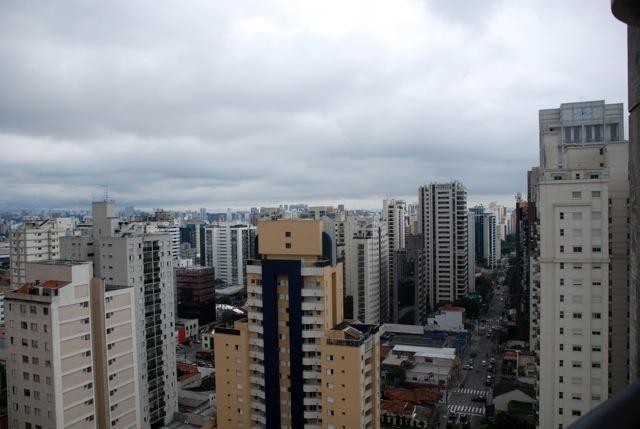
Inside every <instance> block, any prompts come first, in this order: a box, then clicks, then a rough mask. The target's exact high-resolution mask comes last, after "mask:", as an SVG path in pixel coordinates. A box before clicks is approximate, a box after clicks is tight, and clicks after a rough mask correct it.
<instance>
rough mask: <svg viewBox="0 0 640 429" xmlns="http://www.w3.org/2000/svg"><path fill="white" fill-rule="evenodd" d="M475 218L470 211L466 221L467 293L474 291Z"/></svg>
mask: <svg viewBox="0 0 640 429" xmlns="http://www.w3.org/2000/svg"><path fill="white" fill-rule="evenodd" d="M475 219H476V216H475V214H474V213H473V212H471V210H469V215H468V219H467V240H468V242H467V255H468V256H467V261H468V262H469V292H475V291H476V222H475Z"/></svg>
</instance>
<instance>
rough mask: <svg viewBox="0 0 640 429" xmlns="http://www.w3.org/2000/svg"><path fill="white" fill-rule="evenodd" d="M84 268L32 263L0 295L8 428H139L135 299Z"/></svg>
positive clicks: (128, 291) (129, 290) (75, 264)
mask: <svg viewBox="0 0 640 429" xmlns="http://www.w3.org/2000/svg"><path fill="white" fill-rule="evenodd" d="M92 271H93V270H92V266H91V264H90V263H89V262H71V261H64V260H56V261H47V262H37V263H30V264H29V270H28V276H27V280H28V282H25V283H24V284H23V285H22V286H21V287H20V288H18V289H16V290H15V291H13V292H9V293H7V296H6V307H7V308H6V312H7V313H6V317H7V328H6V329H7V330H6V339H7V342H6V347H7V356H8V359H7V392H8V404H9V424H10V427H12V428H29V427H30V428H37V427H40V428H53V427H56V428H62V427H65V428H95V427H111V428H138V427H143V425H142V420H141V415H140V413H139V412H138V411H139V409H140V408H141V406H140V398H139V395H138V385H139V380H140V374H139V372H138V365H137V357H138V353H137V344H138V343H137V338H136V329H135V318H136V314H135V300H134V291H133V288H131V287H122V286H106V287H105V285H104V284H103V282H102V281H100V280H98V279H96V278H93V273H92Z"/></svg>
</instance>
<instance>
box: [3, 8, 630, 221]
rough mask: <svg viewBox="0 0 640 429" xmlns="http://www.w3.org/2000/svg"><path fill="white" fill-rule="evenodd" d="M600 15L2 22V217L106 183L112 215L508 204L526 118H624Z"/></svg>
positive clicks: (129, 16)
mask: <svg viewBox="0 0 640 429" xmlns="http://www.w3.org/2000/svg"><path fill="white" fill-rule="evenodd" d="M608 7H609V5H608V4H607V2H600V1H592V2H588V4H584V3H582V2H581V3H579V4H578V3H577V2H562V4H557V5H553V7H550V6H547V5H545V4H542V3H536V2H525V3H521V2H519V3H518V5H517V6H516V5H505V4H503V3H501V2H483V4H482V5H468V7H466V8H465V10H464V11H460V10H457V9H459V8H457V7H455V6H447V5H438V4H437V3H435V2H426V3H418V2H390V1H378V2H366V3H365V2H351V3H349V5H343V4H342V3H339V2H322V4H321V5H320V3H305V5H304V6H302V5H300V4H299V3H295V4H294V3H290V2H273V3H269V4H267V3H264V4H257V5H240V4H224V5H221V4H217V5H216V4H201V3H198V2H195V3H190V4H189V5H187V6H184V5H180V6H177V5H172V4H167V5H164V6H163V7H162V8H160V7H150V6H147V5H145V4H144V3H138V4H135V5H133V4H129V3H126V4H125V3H120V4H116V5H115V6H113V5H112V6H110V7H108V8H104V9H103V6H100V5H95V4H94V5H91V6H88V9H86V10H78V9H75V8H74V9H69V10H67V9H66V8H65V7H63V6H61V7H59V8H57V9H56V10H54V11H49V10H47V9H45V8H46V6H40V8H39V7H38V6H32V5H25V4H22V3H15V4H12V5H7V6H5V7H4V11H5V13H3V14H0V23H1V24H2V25H0V27H1V28H2V29H3V30H2V34H3V43H2V45H0V59H2V60H3V64H5V67H3V70H2V72H1V73H0V90H1V91H2V93H3V94H4V95H5V96H4V97H3V99H2V100H0V111H2V112H3V114H2V115H1V117H0V151H1V152H2V153H3V156H2V157H1V158H0V172H2V173H0V174H1V175H0V177H2V181H3V184H5V187H4V193H3V198H2V201H0V211H5V210H14V209H21V208H43V207H51V208H63V207H84V206H85V205H86V203H85V202H86V201H89V200H92V199H97V198H98V197H99V196H100V195H101V194H102V192H101V188H100V186H101V185H102V184H105V183H106V184H108V185H109V189H110V194H111V195H112V196H113V198H115V199H117V200H118V201H119V202H120V203H121V204H122V205H123V206H128V205H138V206H141V207H145V208H146V207H148V208H151V207H166V208H170V209H173V208H177V207H190V206H192V207H202V206H204V207H216V208H217V207H222V208H225V207H232V208H237V207H250V206H252V205H270V204H271V203H273V202H277V201H285V200H289V201H300V200H302V201H309V202H312V203H313V204H322V203H326V202H329V201H335V202H340V203H342V202H345V203H346V204H347V205H348V206H353V207H363V208H373V207H377V206H378V205H379V201H380V200H382V199H384V198H390V197H393V198H402V199H407V200H408V201H413V200H415V199H416V197H415V194H414V189H415V186H416V185H420V184H423V183H426V182H430V181H439V182H446V181H450V180H452V179H454V178H455V179H457V180H460V181H462V182H463V183H465V185H466V186H467V187H468V191H469V195H470V199H469V202H470V204H474V203H476V202H481V201H498V202H499V203H501V204H503V205H507V204H508V205H510V206H511V205H512V204H510V203H508V202H512V201H513V195H514V194H516V193H517V192H522V193H524V191H525V187H526V184H525V180H524V178H523V177H522V175H521V174H520V172H521V171H523V170H526V169H527V168H529V167H530V166H532V165H535V164H536V160H537V147H538V145H537V139H536V135H537V122H536V120H535V117H536V115H537V110H538V109H539V108H540V106H555V105H558V104H559V103H561V102H563V101H565V100H576V101H579V100H585V101H586V100H601V99H604V100H606V101H607V102H612V103H616V102H626V95H625V82H626V76H625V61H626V52H625V49H624V46H625V40H626V36H625V30H624V27H623V26H620V25H618V23H617V22H616V20H615V18H614V17H613V16H611V14H610V13H609V10H608ZM89 11H90V12H91V17H90V18H87V15H85V12H89ZM562 16H572V20H562V22H559V20H561V18H560V17H562ZM584 23H589V25H590V26H591V27H592V28H597V29H598V31H582V30H580V28H581V27H582V26H583V25H584ZM111 28H118V34H117V35H115V34H111V33H109V32H108V31H107V30H108V29H111ZM523 28H524V29H525V31H521V29H523ZM400 30H402V31H400ZM79 35H81V37H80V36H79ZM578 35H579V37H580V43H573V39H574V38H575V37H578ZM562 40H565V41H566V43H558V41H562ZM567 45H570V46H571V49H566V46H567ZM543 48H544V49H543ZM454 52H455V53H457V54H456V55H452V53H454ZM585 64H588V67H585ZM625 128H626V127H625ZM626 134H627V133H626V132H625V136H626ZM258 160H259V162H256V161H258ZM61 164H64V165H65V168H64V169H60V168H59V165H61ZM380 171H385V172H386V171H392V172H393V175H392V176H389V175H381V174H379V172H380ZM389 177H393V180H389ZM319 179H321V180H319ZM407 197H410V198H407ZM411 197H412V198H411ZM349 202H354V203H355V204H353V205H352V204H350V203H349ZM374 202H375V203H374Z"/></svg>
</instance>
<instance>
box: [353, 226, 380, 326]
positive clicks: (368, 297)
mask: <svg viewBox="0 0 640 429" xmlns="http://www.w3.org/2000/svg"><path fill="white" fill-rule="evenodd" d="M344 234H345V236H344V241H345V255H344V257H345V259H344V270H345V295H347V296H351V297H352V298H353V313H352V314H353V318H354V319H357V320H359V321H361V322H363V323H368V324H376V325H377V324H380V323H381V317H380V298H381V296H384V294H386V293H388V292H387V291H388V289H389V285H388V280H389V278H388V274H387V272H388V263H389V253H388V248H387V245H388V240H387V234H386V227H385V225H384V224H382V223H381V222H379V221H376V220H373V219H370V218H354V217H348V218H347V220H346V221H345V232H344Z"/></svg>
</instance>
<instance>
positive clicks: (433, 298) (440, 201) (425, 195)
mask: <svg viewBox="0 0 640 429" xmlns="http://www.w3.org/2000/svg"><path fill="white" fill-rule="evenodd" d="M418 201H419V204H420V210H419V212H418V230H419V233H420V234H422V236H423V240H424V250H425V259H426V284H427V291H428V295H429V298H428V300H429V303H428V304H429V306H430V307H431V308H432V309H433V308H435V306H436V305H438V304H440V303H447V302H453V301H455V300H456V299H458V298H460V297H463V296H464V295H465V294H466V293H467V291H468V289H469V260H468V258H469V248H468V246H469V241H468V234H469V229H468V217H469V215H468V213H467V191H466V190H465V188H464V186H463V185H462V183H460V182H457V181H454V182H449V183H431V184H429V185H425V186H422V187H420V188H419V190H418Z"/></svg>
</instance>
